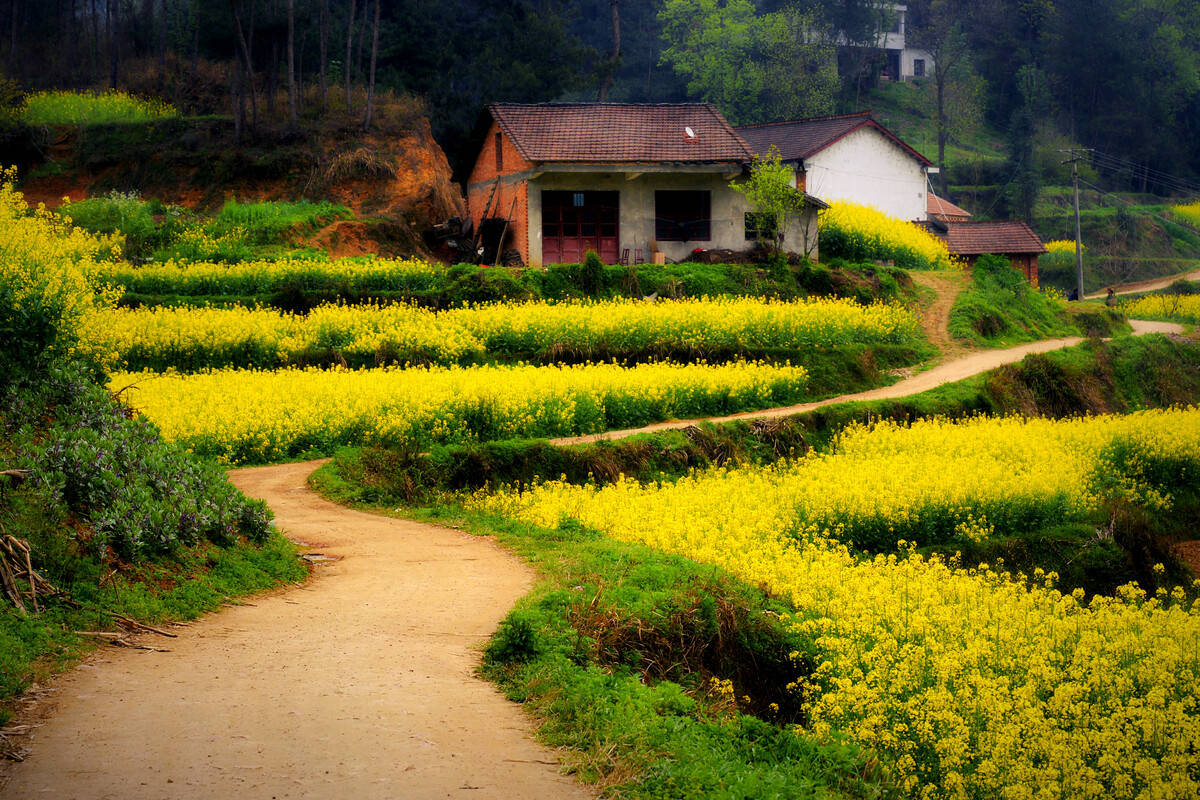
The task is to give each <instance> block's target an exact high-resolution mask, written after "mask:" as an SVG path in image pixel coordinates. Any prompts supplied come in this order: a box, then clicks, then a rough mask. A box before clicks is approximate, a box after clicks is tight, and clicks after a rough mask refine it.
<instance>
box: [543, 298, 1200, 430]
mask: <svg viewBox="0 0 1200 800" xmlns="http://www.w3.org/2000/svg"><path fill="white" fill-rule="evenodd" d="M1129 324H1130V325H1131V326H1132V327H1133V333H1134V335H1135V336H1144V335H1145V334H1148V333H1168V334H1182V333H1183V326H1182V325H1177V324H1175V323H1174V322H1149V321H1147V320H1140V319H1131V320H1129ZM1082 341H1083V339H1082V338H1081V337H1079V336H1071V337H1067V338H1065V339H1044V340H1042V341H1040V342H1033V343H1031V344H1023V345H1020V346H1018V347H1010V348H1008V349H1006V350H978V351H974V352H972V353H971V354H970V355H966V356H962V357H960V358H955V359H953V360H950V361H946V362H944V363H942V364H939V365H938V366H936V367H934V368H933V369H929V370H926V371H925V372H919V373H917V374H916V375H913V376H912V377H909V378H905V379H904V380H902V381H898V382H896V383H893V384H892V385H890V386H883V387H880V388H878V389H870V390H868V391H865V392H858V393H857V394H844V395H841V396H839V397H830V398H828V399H826V400H818V401H817V402H815V403H801V404H800V405H795V406H787V407H785V408H768V409H765V410H763V411H743V412H742V413H740V414H730V415H729V416H727V417H709V418H706V419H677V420H670V421H669V422H658V423H655V424H653V425H646V426H644V427H641V428H630V429H628V430H621V431H607V432H605V433H594V434H590V435H588V436H567V437H563V438H561V439H552V440H551V442H550V443H551V444H557V445H569V444H587V443H589V442H598V441H602V440H614V439H624V438H626V437H629V436H635V435H637V434H639V433H653V432H654V431H665V430H676V429H679V428H687V427H689V426H691V425H699V424H700V423H702V422H734V421H736V420H754V419H778V418H779V417H790V416H791V415H793V414H803V413H804V412H806V411H813V410H815V409H818V408H822V407H823V406H832V405H836V404H838V403H849V402H852V401H856V400H894V399H896V398H900V397H908V396H909V395H912V394H918V393H920V392H925V391H928V390H930V389H934V388H936V387H938V386H941V385H942V384H944V383H953V382H954V381H961V380H966V379H967V378H970V377H971V376H973V375H978V374H979V373H981V372H987V371H988V370H990V369H996V368H997V367H1002V366H1004V365H1005V364H1012V363H1015V362H1017V361H1020V360H1021V359H1022V358H1024V357H1025V356H1027V355H1030V354H1032V353H1048V352H1050V351H1051V350H1061V349H1062V348H1064V347H1071V346H1072V345H1077V344H1079V343H1080V342H1082Z"/></svg>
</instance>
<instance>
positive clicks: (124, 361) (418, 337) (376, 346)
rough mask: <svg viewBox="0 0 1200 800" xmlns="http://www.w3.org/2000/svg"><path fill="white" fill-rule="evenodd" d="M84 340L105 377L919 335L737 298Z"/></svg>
mask: <svg viewBox="0 0 1200 800" xmlns="http://www.w3.org/2000/svg"><path fill="white" fill-rule="evenodd" d="M88 337H89V339H90V340H91V342H92V343H93V344H94V346H95V348H96V350H97V351H99V352H102V353H104V354H105V363H106V364H107V365H108V366H109V367H110V368H112V369H143V368H149V369H165V368H168V367H171V366H175V367H177V368H179V369H193V368H197V367H205V366H207V367H221V366H256V367H273V366H279V365H284V364H297V363H302V362H303V361H304V360H305V359H306V358H312V357H315V356H316V355H317V354H320V353H326V354H328V352H329V351H330V350H336V351H337V352H338V353H339V354H340V356H341V357H342V358H344V359H345V360H346V361H347V362H348V363H351V364H354V365H359V366H362V365H367V366H374V365H381V364H385V363H397V362H399V363H403V362H406V361H407V362H414V363H425V362H428V363H437V364H453V363H466V362H469V361H473V360H479V359H482V358H484V357H486V356H487V355H488V354H495V355H506V354H507V355H516V356H523V357H534V356H537V357H541V358H550V359H555V360H557V359H561V358H573V359H577V360H578V359H589V358H593V359H594V358H603V357H664V356H675V357H679V356H689V357H701V358H703V357H705V356H709V355H719V354H735V353H757V352H760V351H762V350H765V349H790V350H802V349H805V348H826V347H837V346H839V345H844V344H850V343H857V344H867V345H873V344H882V343H889V344H917V343H918V342H920V340H921V328H920V325H919V323H918V322H917V320H916V317H915V316H913V314H912V313H911V312H909V311H908V310H906V309H904V308H903V307H901V306H899V305H884V304H877V305H872V306H865V307H864V306H860V305H858V304H856V303H854V302H852V301H849V300H836V299H814V300H808V301H804V302H797V303H784V302H772V301H763V300H757V299H753V298H737V299H715V300H708V299H704V300H682V301H674V302H669V301H665V302H658V303H646V302H641V301H630V300H613V301H608V302H593V303H584V302H573V303H560V304H558V305H547V304H544V303H521V304H512V303H502V304H495V305H486V306H478V307H473V308H462V309H453V310H449V311H443V312H436V313H435V312H433V311H429V310H425V309H421V308H416V307H412V306H407V305H392V306H382V307H379V306H342V305H327V306H322V307H320V308H317V309H315V310H314V311H312V312H311V313H310V314H308V315H307V316H306V317H300V316H295V315H292V314H287V313H280V312H278V311H274V310H269V309H261V308H260V309H246V308H232V309H214V308H202V309H189V308H161V307H159V308H149V309H138V310H115V311H110V312H107V313H104V314H99V315H97V316H96V317H95V318H94V319H93V320H92V322H91V324H90V325H89V330H88Z"/></svg>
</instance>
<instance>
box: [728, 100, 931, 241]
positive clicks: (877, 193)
mask: <svg viewBox="0 0 1200 800" xmlns="http://www.w3.org/2000/svg"><path fill="white" fill-rule="evenodd" d="M737 132H738V135H739V136H741V137H742V138H743V139H744V140H745V141H746V144H748V145H749V146H750V149H751V150H753V151H754V152H756V153H758V154H759V155H760V156H761V155H766V153H767V151H768V150H770V148H771V147H772V146H775V147H776V148H778V150H779V153H780V156H781V157H782V159H783V162H784V163H785V164H791V165H793V166H794V167H795V169H796V176H797V184H798V186H799V188H801V189H803V190H804V191H806V192H808V193H809V194H811V195H813V196H814V197H819V198H820V199H821V200H824V201H825V202H827V203H829V202H833V201H835V200H848V201H850V202H852V203H858V204H860V205H867V206H874V207H875V208H877V209H879V210H880V211H883V212H885V213H887V214H890V215H891V216H893V217H897V218H899V219H904V220H915V221H924V220H926V219H928V217H929V201H928V178H927V175H928V174H929V173H930V172H934V171H936V168H935V167H934V166H933V162H931V161H930V160H929V159H927V158H925V156H923V155H921V154H920V153H918V152H917V151H916V150H914V149H913V148H911V147H909V146H908V145H907V144H905V143H904V141H903V140H902V139H901V138H900V137H899V136H896V135H895V134H894V133H892V132H891V131H889V130H888V129H887V128H885V127H883V126H882V125H880V124H879V123H878V122H876V121H875V120H874V119H873V118H872V117H871V112H869V111H865V112H862V113H859V114H846V115H843V116H837V117H816V118H814V119H801V120H792V121H788V122H771V123H767V124H764V125H747V126H744V127H741V128H738V129H737Z"/></svg>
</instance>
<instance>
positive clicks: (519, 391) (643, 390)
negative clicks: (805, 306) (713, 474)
mask: <svg viewBox="0 0 1200 800" xmlns="http://www.w3.org/2000/svg"><path fill="white" fill-rule="evenodd" d="M807 378H808V375H807V373H806V372H805V371H804V369H803V368H801V367H788V366H783V367H778V366H768V365H765V364H756V363H746V362H740V363H733V364H725V365H721V366H709V365H707V364H689V365H674V364H649V365H642V366H638V367H631V368H623V367H618V366H614V365H606V364H605V365H587V366H571V367H534V366H525V365H520V366H511V367H468V368H461V367H452V368H442V367H430V368H420V367H415V368H409V369H398V368H397V369H393V368H385V369H377V370H362V371H350V370H319V369H285V370H279V371H275V372H260V371H240V370H216V371H210V372H202V373H198V374H195V375H179V374H175V373H165V374H158V373H133V374H129V373H124V374H118V375H114V376H113V377H112V380H111V383H110V386H111V387H112V389H113V390H114V391H118V390H127V391H126V392H125V396H126V397H127V398H128V399H129V401H130V402H131V403H132V404H133V406H134V407H135V408H136V409H137V410H138V411H139V412H140V413H142V414H144V415H145V416H146V417H148V418H149V419H150V420H151V421H152V422H154V423H155V424H156V425H158V426H159V428H160V429H161V430H162V432H163V435H164V436H165V437H166V438H168V439H171V440H175V441H179V442H182V443H184V444H185V445H187V446H188V447H189V448H191V449H192V450H194V451H195V452H198V453H202V454H206V455H215V456H218V457H220V458H221V459H222V460H224V461H226V462H228V463H234V464H236V463H242V462H249V461H272V460H280V459H283V458H287V457H289V456H293V455H298V454H300V453H304V452H307V451H312V450H317V451H321V452H325V453H328V452H331V451H332V449H333V448H335V447H337V446H339V445H346V444H361V443H363V442H380V443H387V444H416V445H425V444H428V443H430V442H462V441H467V440H471V439H480V440H489V439H505V438H513V437H529V436H565V435H571V434H579V433H594V432H598V431H603V430H607V429H610V428H620V427H633V426H637V425H643V424H646V423H649V422H655V421H659V420H663V419H669V418H671V417H691V416H700V415H711V414H723V413H732V412H736V411H742V410H748V409H752V408H767V407H771V406H776V405H786V404H788V403H793V402H796V401H797V400H798V399H800V398H801V397H802V395H803V393H804V388H805V385H806V384H807Z"/></svg>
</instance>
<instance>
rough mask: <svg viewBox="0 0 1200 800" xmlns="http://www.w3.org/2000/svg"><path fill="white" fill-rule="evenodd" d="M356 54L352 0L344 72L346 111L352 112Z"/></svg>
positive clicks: (347, 28) (347, 23) (347, 29)
mask: <svg viewBox="0 0 1200 800" xmlns="http://www.w3.org/2000/svg"><path fill="white" fill-rule="evenodd" d="M363 2H366V0H363ZM353 56H354V0H350V13H349V14H348V15H347V16H346V62H345V63H344V64H342V74H343V75H344V76H345V78H346V113H347V114H349V113H350V59H351V58H352V57H353Z"/></svg>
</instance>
